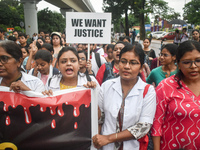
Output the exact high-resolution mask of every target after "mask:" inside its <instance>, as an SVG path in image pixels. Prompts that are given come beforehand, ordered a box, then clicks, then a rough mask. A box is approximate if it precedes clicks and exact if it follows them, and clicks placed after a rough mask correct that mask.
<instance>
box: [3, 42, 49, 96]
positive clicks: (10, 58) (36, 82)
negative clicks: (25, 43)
mask: <svg viewBox="0 0 200 150" xmlns="http://www.w3.org/2000/svg"><path fill="white" fill-rule="evenodd" d="M21 63H22V51H21V49H20V47H19V45H17V44H16V43H15V42H13V41H10V40H7V41H1V42H0V85H1V86H6V87H10V90H11V91H14V92H17V93H19V92H22V91H35V92H41V91H43V90H44V89H45V88H44V85H43V83H42V81H41V80H40V79H38V78H36V77H33V76H30V75H27V74H26V73H24V72H23V71H21Z"/></svg>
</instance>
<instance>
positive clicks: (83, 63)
mask: <svg viewBox="0 0 200 150" xmlns="http://www.w3.org/2000/svg"><path fill="white" fill-rule="evenodd" d="M77 52H78V56H79V67H80V69H79V73H84V74H89V75H92V76H94V73H93V72H92V64H91V61H90V60H88V61H87V53H86V52H85V51H82V50H81V51H77Z"/></svg>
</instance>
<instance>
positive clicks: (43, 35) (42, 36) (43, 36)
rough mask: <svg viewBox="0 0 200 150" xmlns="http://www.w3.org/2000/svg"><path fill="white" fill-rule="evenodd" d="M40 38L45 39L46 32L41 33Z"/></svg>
mask: <svg viewBox="0 0 200 150" xmlns="http://www.w3.org/2000/svg"><path fill="white" fill-rule="evenodd" d="M39 37H40V38H43V39H45V34H44V31H40V36H39ZM39 37H38V38H39Z"/></svg>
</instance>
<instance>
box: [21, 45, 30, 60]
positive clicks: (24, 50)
mask: <svg viewBox="0 0 200 150" xmlns="http://www.w3.org/2000/svg"><path fill="white" fill-rule="evenodd" d="M21 51H22V58H23V60H24V59H25V58H26V57H27V56H29V51H28V48H26V47H22V48H21Z"/></svg>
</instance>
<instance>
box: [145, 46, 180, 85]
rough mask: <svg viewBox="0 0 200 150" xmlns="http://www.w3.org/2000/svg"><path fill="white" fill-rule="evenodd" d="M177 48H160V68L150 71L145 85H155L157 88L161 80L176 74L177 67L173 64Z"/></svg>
mask: <svg viewBox="0 0 200 150" xmlns="http://www.w3.org/2000/svg"><path fill="white" fill-rule="evenodd" d="M177 47H178V46H177V45H175V44H166V45H165V46H163V47H162V49H161V53H160V58H159V59H160V63H161V65H162V66H159V67H157V68H155V69H153V70H152V71H151V73H150V75H149V76H148V77H147V79H146V82H147V83H149V84H152V83H155V86H157V85H158V84H159V83H160V82H161V81H162V80H163V79H165V78H167V77H170V76H172V75H174V74H176V73H177V66H176V64H175V62H176V50H177Z"/></svg>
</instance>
